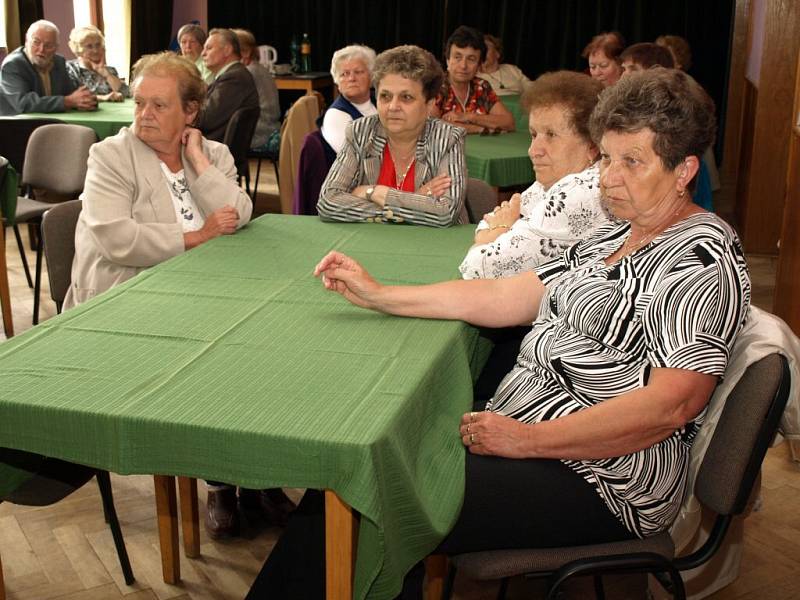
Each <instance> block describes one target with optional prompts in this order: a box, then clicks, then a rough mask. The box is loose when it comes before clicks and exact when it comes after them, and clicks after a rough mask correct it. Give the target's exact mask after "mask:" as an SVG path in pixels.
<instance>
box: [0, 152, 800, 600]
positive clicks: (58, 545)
mask: <svg viewBox="0 0 800 600" xmlns="http://www.w3.org/2000/svg"><path fill="white" fill-rule="evenodd" d="M263 176H266V178H267V184H266V185H265V184H264V183H263V179H262V183H261V184H260V187H261V188H262V191H264V192H265V193H261V194H259V199H258V203H257V211H256V212H259V213H262V212H276V211H277V210H278V207H279V203H278V201H277V196H276V195H275V194H276V189H277V188H276V186H275V180H274V175H273V174H272V169H271V167H269V166H267V167H265V168H264V170H263V172H262V177H263ZM6 253H7V257H8V262H9V274H10V283H11V290H12V296H13V297H12V304H13V312H14V325H15V328H16V332H17V333H21V332H22V331H25V330H26V329H27V328H29V327H30V320H31V310H32V291H31V290H30V289H29V288H28V287H27V285H26V283H25V279H24V275H23V272H22V268H21V264H20V260H19V254H18V253H17V250H16V246H15V245H14V244H13V238H12V239H9V240H8V241H7V250H6ZM28 255H29V257H30V259H33V253H30V252H29V254H28ZM748 262H749V264H750V268H751V274H752V277H753V282H754V286H753V288H754V290H753V291H754V295H753V300H754V303H755V304H757V305H758V306H761V307H762V308H766V309H768V310H769V309H770V308H771V306H772V291H773V286H774V279H775V266H776V265H775V262H776V261H775V259H774V258H771V257H759V256H750V257H748ZM45 281H46V277H45ZM42 298H43V299H42V311H41V318H42V320H44V319H46V318H48V317H49V316H52V315H53V314H55V307H54V306H53V303H52V302H51V301H50V299H49V296H48V295H47V290H45V291H44V292H43V294H42ZM1 339H3V338H2V337H0V340H1ZM112 484H113V488H114V495H115V501H116V507H117V511H118V513H119V517H120V521H121V523H122V529H123V533H124V536H125V542H126V544H127V548H128V552H129V554H130V557H131V561H132V565H133V570H134V573H135V575H136V583H135V584H134V585H133V586H126V585H125V584H124V582H123V580H122V574H121V572H120V568H119V563H118V562H117V555H116V552H115V550H114V545H113V542H112V539H111V533H110V531H109V529H108V527H107V526H106V524H105V522H104V520H103V511H102V507H101V503H100V496H99V493H98V491H97V486H96V485H94V484H93V483H90V484H89V485H86V486H84V487H83V488H82V489H80V490H79V491H77V492H75V493H74V494H73V495H72V496H70V497H69V498H67V499H65V500H64V501H62V502H60V503H58V504H57V505H54V506H51V507H45V508H29V507H21V506H13V505H10V504H8V503H3V504H0V557H2V566H3V574H4V578H5V586H6V591H7V598H8V600H46V599H49V598H59V599H62V600H106V599H113V598H122V597H125V598H126V599H128V600H152V599H167V598H175V599H181V600H189V599H192V600H200V599H230V600H235V599H241V598H243V597H244V595H245V594H246V593H247V590H248V588H249V586H250V584H251V582H252V580H253V579H254V578H255V576H256V573H257V572H258V570H259V569H260V567H261V564H262V563H263V561H264V559H265V557H266V556H267V554H268V553H269V551H270V550H271V548H272V546H273V544H274V543H275V541H276V539H277V536H278V535H279V533H280V531H279V530H277V529H275V528H259V527H258V526H257V525H253V526H250V527H248V528H247V529H246V532H245V536H244V537H243V538H241V539H237V540H234V541H228V542H214V541H211V540H210V539H208V538H207V537H206V536H205V532H204V531H202V528H201V553H202V557H201V558H200V559H196V560H187V559H185V558H184V559H183V560H182V561H181V568H182V582H181V584H180V585H177V586H171V585H167V584H165V583H163V582H162V580H161V562H160V554H159V550H158V536H157V528H156V519H155V500H154V493H153V481H152V478H151V477H148V476H130V477H120V476H116V475H112ZM200 486H201V491H200V501H201V514H202V511H203V510H204V508H205V490H204V488H203V487H202V486H203V484H202V482H200ZM289 493H290V495H293V496H294V497H295V499H296V498H298V497H299V494H300V493H301V492H300V491H299V490H289ZM762 498H763V504H762V506H761V509H760V510H759V511H758V512H756V513H754V514H753V515H751V516H750V517H749V519H748V520H747V521H746V528H745V545H744V556H743V559H742V566H741V574H740V576H739V579H738V580H737V581H736V582H735V583H734V584H732V585H731V586H729V587H728V588H726V589H724V590H722V591H721V592H718V593H717V594H715V595H714V596H712V598H714V599H715V600H734V599H736V600H745V599H747V600H762V599H773V600H781V599H785V600H789V599H790V598H791V599H795V598H800V470H799V469H798V466H797V464H796V463H792V462H791V460H790V459H789V456H788V450H787V447H786V445H782V446H779V447H777V448H774V449H772V450H770V452H769V455H768V457H767V460H766V463H765V467H764V470H763V488H762ZM540 585H541V584H539V583H536V582H534V583H531V582H528V581H524V580H522V579H519V580H514V581H512V582H511V585H510V588H509V598H511V599H516V598H537V597H542V594H541V591H540V590H541V587H540ZM607 592H608V597H609V598H623V599H638V598H646V597H647V592H646V591H645V590H644V584H643V581H642V580H641V579H640V578H633V579H631V578H619V579H616V580H612V581H610V582H609V585H608V586H607ZM495 594H496V586H495V585H494V584H482V583H478V582H473V581H470V580H468V579H466V578H458V579H457V582H456V597H457V598H460V599H462V600H467V599H469V600H477V599H479V598H494V597H495ZM566 597H567V598H587V597H591V591H590V587H589V586H588V585H587V582H576V584H574V585H573V586H572V587H571V588H570V589H569V590H568V593H567V594H566Z"/></svg>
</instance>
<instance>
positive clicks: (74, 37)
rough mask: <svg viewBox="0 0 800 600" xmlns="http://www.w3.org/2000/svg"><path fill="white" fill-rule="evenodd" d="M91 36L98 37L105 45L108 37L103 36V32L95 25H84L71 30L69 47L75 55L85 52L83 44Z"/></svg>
mask: <svg viewBox="0 0 800 600" xmlns="http://www.w3.org/2000/svg"><path fill="white" fill-rule="evenodd" d="M91 37H96V38H98V39H99V40H100V43H101V44H102V45H103V47H105V45H106V38H104V37H103V32H102V31H100V30H99V29H98V28H97V27H95V26H94V25H84V26H83V27H75V28H74V29H73V30H72V31H70V32H69V41H68V42H67V43H68V44H69V49H70V50H72V53H73V54H74V55H75V56H80V55H81V54H83V45H84V44H85V43H86V40H88V39H89V38H91Z"/></svg>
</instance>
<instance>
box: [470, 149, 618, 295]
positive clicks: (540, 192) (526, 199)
mask: <svg viewBox="0 0 800 600" xmlns="http://www.w3.org/2000/svg"><path fill="white" fill-rule="evenodd" d="M612 219H613V217H611V216H610V215H609V214H608V213H607V212H606V210H605V208H604V207H603V205H602V203H601V200H600V171H599V169H598V167H597V165H596V164H594V165H591V166H590V167H588V168H586V169H585V170H583V171H581V172H580V173H570V174H569V175H566V176H564V177H562V178H561V179H559V180H558V181H557V182H556V183H554V184H553V185H551V186H550V188H549V189H547V190H545V189H544V187H542V184H541V183H538V182H537V183H534V184H533V185H532V186H531V187H529V188H528V189H527V190H525V191H524V192H523V193H522V200H521V202H520V218H519V219H517V221H516V222H515V223H514V225H513V226H512V227H511V229H509V230H508V231H506V232H505V233H503V234H502V235H501V236H499V237H498V238H497V239H496V240H495V241H493V242H490V243H488V244H476V245H474V246H473V247H472V248H470V250H469V252H467V255H466V256H465V257H464V260H463V262H462V263H461V266H460V267H459V270H460V271H461V275H462V276H463V277H464V279H499V278H501V277H510V276H512V275H517V274H519V273H522V272H523V271H531V270H533V269H534V268H535V267H537V266H538V265H539V264H540V263H543V262H546V261H548V260H552V259H553V258H556V257H557V256H559V255H560V254H561V253H562V252H563V251H564V250H566V249H567V248H569V247H570V246H572V244H574V243H575V242H579V241H580V240H582V239H584V238H586V237H587V236H588V235H589V234H590V233H591V232H592V231H594V230H595V229H597V228H598V227H600V226H601V225H605V224H607V223H609V222H610V221H611V220H612ZM488 227H489V224H488V223H487V222H486V221H483V220H482V221H481V222H480V223H479V224H478V228H477V229H476V232H477V231H481V230H484V229H488Z"/></svg>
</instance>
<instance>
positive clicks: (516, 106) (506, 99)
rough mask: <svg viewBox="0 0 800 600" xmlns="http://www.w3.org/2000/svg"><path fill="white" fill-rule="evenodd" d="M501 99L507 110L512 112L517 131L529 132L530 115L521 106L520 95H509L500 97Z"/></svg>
mask: <svg viewBox="0 0 800 600" xmlns="http://www.w3.org/2000/svg"><path fill="white" fill-rule="evenodd" d="M499 98H500V100H501V101H502V102H503V104H504V105H505V106H506V108H507V109H508V110H510V111H511V114H512V115H514V124H515V125H516V127H517V131H528V113H526V112H525V111H524V110H522V106H520V98H521V96H520V95H519V94H509V95H508V96H499Z"/></svg>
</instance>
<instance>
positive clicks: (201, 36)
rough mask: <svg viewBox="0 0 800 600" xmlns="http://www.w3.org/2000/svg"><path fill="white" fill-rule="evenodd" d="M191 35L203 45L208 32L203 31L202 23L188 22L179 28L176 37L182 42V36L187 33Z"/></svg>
mask: <svg viewBox="0 0 800 600" xmlns="http://www.w3.org/2000/svg"><path fill="white" fill-rule="evenodd" d="M187 33H188V34H189V35H191V36H192V37H193V38H194V39H196V40H197V43H198V44H200V45H201V46H202V45H203V44H205V43H206V37H207V36H206V32H205V31H203V28H202V27H200V25H195V24H194V23H187V24H186V25H182V26H181V28H180V29H178V35H177V37H176V39H177V40H178V44H180V43H181V38H182V37H183V36H184V35H186V34H187Z"/></svg>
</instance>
